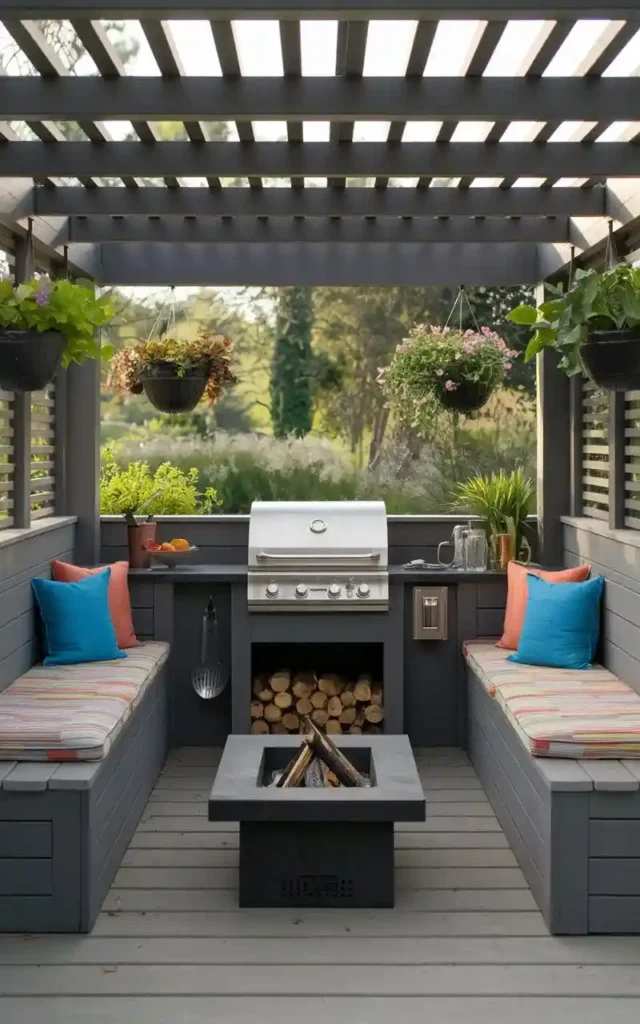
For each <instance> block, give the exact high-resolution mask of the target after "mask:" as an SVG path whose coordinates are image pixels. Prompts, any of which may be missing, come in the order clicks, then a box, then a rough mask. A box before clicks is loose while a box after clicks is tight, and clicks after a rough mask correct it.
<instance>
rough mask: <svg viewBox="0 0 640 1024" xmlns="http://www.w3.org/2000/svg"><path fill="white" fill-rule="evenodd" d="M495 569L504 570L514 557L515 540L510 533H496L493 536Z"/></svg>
mask: <svg viewBox="0 0 640 1024" xmlns="http://www.w3.org/2000/svg"><path fill="white" fill-rule="evenodd" d="M495 551H496V569H504V570H506V568H507V566H508V564H509V562H513V560H514V559H515V557H516V541H515V537H514V536H513V534H512V533H498V534H496V537H495Z"/></svg>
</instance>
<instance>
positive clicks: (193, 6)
mask: <svg viewBox="0 0 640 1024" xmlns="http://www.w3.org/2000/svg"><path fill="white" fill-rule="evenodd" d="M3 13H4V14H6V15H13V16H14V17H22V18H74V17H76V18H80V17H83V18H85V17H86V18H94V19H99V18H129V19H132V18H138V19H142V18H153V19H156V20H157V19H168V18H175V17H176V15H177V14H179V16H180V18H187V19H201V18H209V17H216V18H223V19H228V20H231V19H236V20H237V19H239V18H242V19H245V18H247V19H248V18H277V19H285V18H296V19H297V18H305V19H312V20H313V19H318V18H320V19H322V18H343V19H346V18H349V19H352V20H353V19H357V20H365V21H369V20H372V19H376V20H377V19H402V20H404V19H407V18H408V19H412V20H413V19H418V20H419V19H422V20H424V21H426V20H430V21H440V20H443V19H444V20H460V19H463V20H464V19H468V18H474V19H475V18H480V19H482V20H488V21H495V20H504V19H505V18H509V19H512V20H513V19H527V20H529V19H540V18H542V19H559V18H573V19H574V20H576V21H577V20H579V19H581V18H582V19H584V18H603V17H607V18H611V19H615V20H621V21H627V20H629V19H631V18H633V16H634V14H637V5H636V4H635V0H613V2H612V3H611V5H610V6H608V7H607V6H605V5H604V4H603V2H602V0H582V2H580V0H451V2H447V0H439V2H434V3H426V2H425V0H400V2H399V3H398V4H397V6H396V5H395V4H394V2H393V0H311V2H309V3H306V4H304V5H303V4H302V3H301V0H238V2H237V3H233V2H231V0H183V2H182V3H181V4H180V6H179V10H176V3H175V0H3Z"/></svg>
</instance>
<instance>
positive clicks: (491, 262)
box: [98, 190, 539, 287]
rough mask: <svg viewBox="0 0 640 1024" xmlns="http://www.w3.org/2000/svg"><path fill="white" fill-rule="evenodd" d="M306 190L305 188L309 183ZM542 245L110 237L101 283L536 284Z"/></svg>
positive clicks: (101, 273)
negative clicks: (175, 241)
mask: <svg viewBox="0 0 640 1024" xmlns="http://www.w3.org/2000/svg"><path fill="white" fill-rule="evenodd" d="M305 191H306V190H305ZM538 273H539V271H538V259H537V246H536V244H535V243H534V242H531V243H527V244H521V243H518V242H505V243H503V244H502V245H496V246H494V247H493V249H492V250H491V254H490V257H489V255H488V252H487V246H486V245H485V243H484V242H482V243H480V242H467V243H459V242H454V243H451V244H450V245H447V244H446V243H444V244H440V243H437V242H434V243H432V244H430V243H428V242H425V243H422V244H418V245H414V244H411V243H406V244H403V243H402V242H398V243H394V242H388V243H387V244H386V245H384V244H382V245H380V244H373V243H367V242H361V243H343V242H327V243H325V245H313V244H308V243H305V242H300V243H298V244H296V243H295V242H292V243H290V242H275V243H274V242H239V243H238V244H237V245H232V244H224V243H222V244H220V245H216V244H213V243H210V244H202V245H197V244H196V245H188V244H185V245H172V246H169V245H156V246H149V245H147V244H146V243H144V242H140V243H136V242H122V243H118V242H107V243H105V244H104V245H103V246H102V249H101V262H100V268H99V270H98V278H99V282H98V283H100V284H105V285H107V284H119V285H148V284H149V283H150V282H153V284H155V285H157V286H160V287H161V286H164V285H176V286H178V285H218V286H223V285H259V286H265V285H295V284H297V285H309V286H312V285H315V286H321V285H429V284H433V285H436V284H440V285H450V284H451V282H452V281H455V282H459V281H473V282H474V283H476V284H479V285H481V284H485V285H491V284H494V285H498V284H503V285H509V284H512V285H516V284H533V283H535V281H536V280H537V276H538Z"/></svg>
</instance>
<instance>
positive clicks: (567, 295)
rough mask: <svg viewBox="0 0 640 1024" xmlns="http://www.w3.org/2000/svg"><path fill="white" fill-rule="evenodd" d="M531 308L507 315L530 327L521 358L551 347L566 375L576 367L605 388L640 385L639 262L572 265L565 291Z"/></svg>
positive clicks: (556, 291) (555, 289) (559, 290)
mask: <svg viewBox="0 0 640 1024" xmlns="http://www.w3.org/2000/svg"><path fill="white" fill-rule="evenodd" d="M547 288H548V289H549V292H550V293H551V296H552V297H551V299H550V300H549V301H548V302H543V303H541V305H540V306H539V307H538V308H537V309H536V308H535V307H534V306H528V305H524V306H517V307H516V309H514V310H512V311H511V313H509V316H508V318H509V319H510V320H512V321H513V322H514V323H516V324H526V325H528V326H530V327H531V328H532V329H533V332H534V333H533V336H532V338H531V341H530V342H529V344H528V346H527V350H526V353H525V359H527V360H529V359H533V358H534V356H536V355H537V354H538V352H542V350H543V349H545V348H552V349H555V351H556V352H557V353H558V355H559V356H560V361H559V364H558V365H559V366H560V368H561V369H563V370H565V371H566V373H568V374H569V375H572V374H575V373H580V371H581V370H583V369H584V370H585V372H586V373H587V374H588V375H589V376H590V377H591V379H592V380H593V381H594V383H595V384H597V385H598V386H599V387H601V388H605V389H607V390H608V391H630V390H634V389H635V388H639V387H640V267H631V266H629V265H628V264H626V263H623V264H620V265H619V266H616V267H613V268H611V269H610V270H606V271H604V273H600V272H598V271H596V270H577V271H576V273H575V276H574V278H573V280H572V282H571V284H570V285H569V287H568V289H567V290H566V291H565V290H564V288H563V287H562V285H558V286H553V285H547Z"/></svg>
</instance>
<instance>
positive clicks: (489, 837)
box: [130, 829, 509, 850]
mask: <svg viewBox="0 0 640 1024" xmlns="http://www.w3.org/2000/svg"><path fill="white" fill-rule="evenodd" d="M237 847H238V832H237V830H236V831H234V832H220V831H216V832H214V831H207V832H180V831H175V832H162V831H161V830H160V829H157V830H156V829H154V830H150V831H141V830H138V831H137V832H135V833H134V834H133V836H132V839H131V843H130V849H152V850H160V849H167V850H180V849H191V850H200V849H218V848H222V849H237ZM395 848H396V850H413V849H421V850H429V849H435V850H445V849H449V850H465V849H474V850H507V849H509V844H508V842H507V839H506V836H505V835H504V833H503V832H396V837H395Z"/></svg>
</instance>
